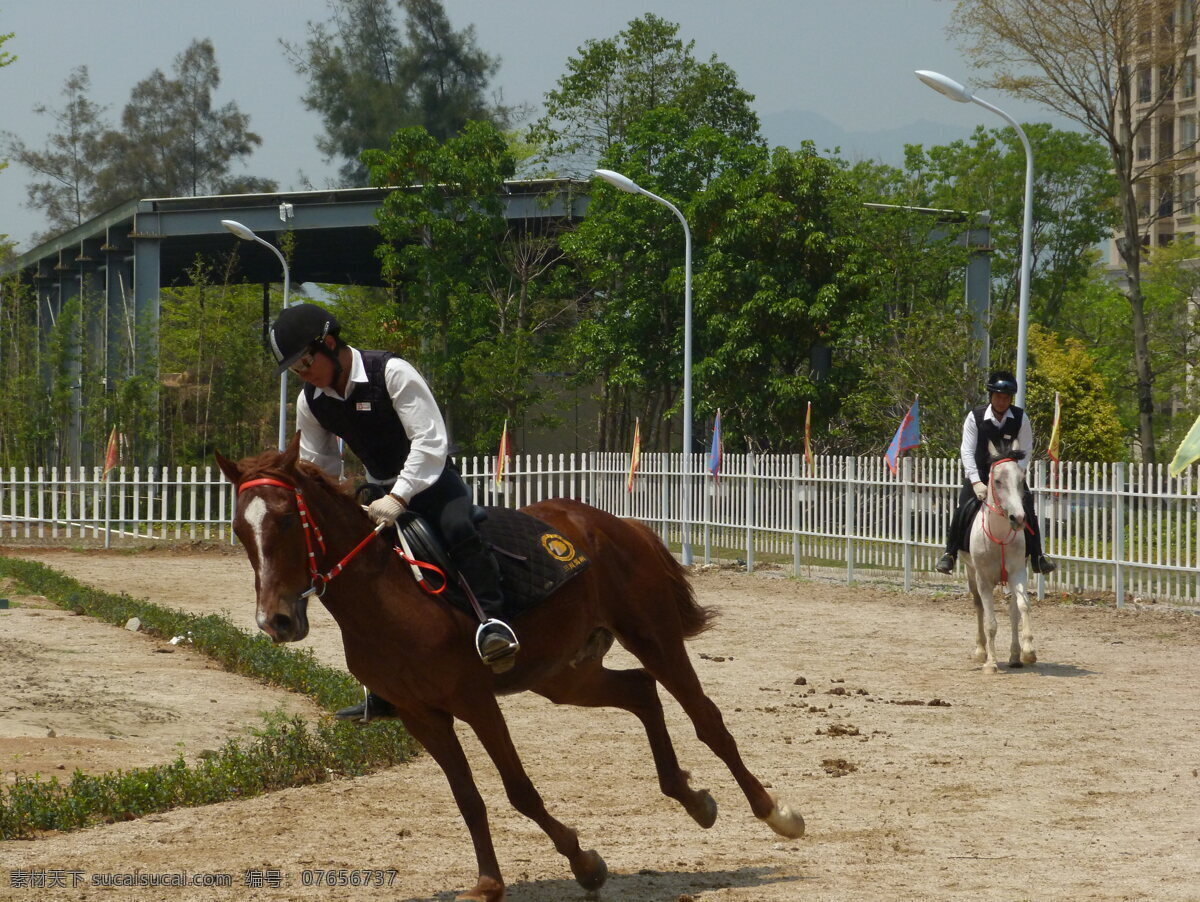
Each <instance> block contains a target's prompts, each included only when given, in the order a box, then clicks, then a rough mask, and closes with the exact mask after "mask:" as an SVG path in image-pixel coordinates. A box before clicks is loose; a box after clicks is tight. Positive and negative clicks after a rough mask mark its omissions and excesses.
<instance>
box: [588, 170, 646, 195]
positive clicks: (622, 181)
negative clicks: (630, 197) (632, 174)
mask: <svg viewBox="0 0 1200 902" xmlns="http://www.w3.org/2000/svg"><path fill="white" fill-rule="evenodd" d="M592 174H593V175H596V176H598V177H600V178H602V179H604V181H606V182H608V183H609V184H610V185H612V186H613V187H615V188H620V189H621V190H622V191H627V192H628V193H630V194H641V193H642V189H641V188H639V187H638V184H637V182H635V181H634V180H633V179H631V178H629V177H628V176H624V175H621V173H619V172H613V171H612V170H611V169H593V170H592Z"/></svg>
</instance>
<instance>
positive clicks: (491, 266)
mask: <svg viewBox="0 0 1200 902" xmlns="http://www.w3.org/2000/svg"><path fill="white" fill-rule="evenodd" d="M363 161H364V162H365V163H366V164H367V166H368V167H369V169H370V174H371V179H372V182H373V183H375V184H380V185H409V186H412V187H409V188H407V189H404V190H399V191H395V192H393V193H391V194H390V195H388V197H387V198H386V199H385V200H384V203H383V208H382V209H381V210H380V212H379V214H378V219H379V229H380V232H381V233H382V234H383V237H384V239H385V243H384V244H382V245H381V246H380V248H379V254H380V258H381V260H382V261H383V266H384V272H385V274H386V275H387V277H388V278H389V280H390V281H391V284H392V286H393V291H394V293H395V300H396V305H397V306H396V309H395V313H394V314H393V315H394V317H395V323H396V325H395V330H396V331H395V334H394V336H393V343H392V345H391V346H390V347H391V349H392V350H396V351H399V352H401V353H403V354H404V355H405V356H406V357H408V358H409V359H411V360H413V361H414V362H415V363H417V365H418V366H419V367H420V368H421V369H422V371H423V372H424V373H425V374H426V376H427V377H428V378H429V380H430V382H431V384H432V386H433V389H434V391H435V393H436V394H437V395H438V398H439V401H440V403H441V405H442V410H443V413H444V414H445V416H446V419H447V423H448V425H449V426H450V428H451V432H452V434H454V435H455V436H456V437H457V438H458V440H459V441H460V442H461V443H462V444H463V446H464V447H465V448H468V449H474V450H485V449H489V448H490V443H491V440H492V438H493V437H494V436H493V434H492V431H493V430H495V432H496V433H497V434H498V431H499V430H498V426H499V418H500V417H502V416H503V414H504V413H505V412H509V411H514V410H515V409H517V408H519V407H520V406H522V405H525V404H528V403H529V402H530V400H531V398H530V393H529V390H528V388H527V386H528V384H529V382H530V381H531V375H532V374H533V373H534V372H536V371H538V368H539V364H540V361H539V359H538V357H537V356H536V354H535V353H534V350H535V348H536V345H537V339H536V335H537V333H538V332H539V331H541V330H543V329H544V327H545V325H546V323H545V316H544V315H543V314H542V313H539V312H538V311H537V310H536V309H535V305H534V304H532V303H529V304H526V302H527V301H529V300H530V297H529V288H530V282H531V279H525V280H524V282H522V281H521V280H520V279H517V280H516V281H515V283H514V281H513V278H514V269H513V265H512V264H513V261H514V259H515V258H516V257H520V255H521V253H522V252H521V250H520V248H519V246H516V245H514V243H513V241H512V239H511V237H509V240H507V241H506V237H508V236H506V233H507V229H508V226H507V225H506V222H505V216H504V207H503V203H502V200H501V195H502V189H503V182H504V180H505V179H506V178H508V177H509V176H510V175H511V174H512V170H513V159H512V155H511V154H510V153H509V150H508V143H507V141H506V139H505V137H504V135H503V134H502V133H501V132H500V131H499V130H498V129H496V128H495V127H494V126H492V125H490V124H488V123H483V122H468V123H467V124H466V126H465V127H464V129H463V131H462V133H461V134H460V135H458V136H456V137H453V138H450V139H449V140H447V141H446V142H445V143H444V144H439V143H438V141H437V139H436V138H434V137H433V136H432V135H430V134H429V133H428V132H426V131H425V130H424V129H422V128H411V129H401V130H400V131H398V132H396V134H395V135H394V136H393V137H392V144H391V148H390V149H389V150H388V151H386V152H385V151H378V150H368V151H366V152H364V154H363ZM506 255H508V259H507V260H506V259H505V257H506ZM521 259H523V260H524V261H525V262H526V263H531V264H532V265H533V266H534V267H535V268H536V267H537V264H536V262H534V261H533V260H532V259H530V258H528V257H524V258H521ZM527 275H531V276H532V275H535V274H534V273H527ZM514 284H515V285H516V287H517V290H516V291H513V290H512V289H511V286H512V285H514Z"/></svg>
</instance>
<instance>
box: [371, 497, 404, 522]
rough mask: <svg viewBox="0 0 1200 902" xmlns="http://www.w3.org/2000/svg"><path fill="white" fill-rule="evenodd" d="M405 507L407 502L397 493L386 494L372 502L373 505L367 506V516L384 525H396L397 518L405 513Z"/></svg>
mask: <svg viewBox="0 0 1200 902" xmlns="http://www.w3.org/2000/svg"><path fill="white" fill-rule="evenodd" d="M405 507H406V505H405V503H404V502H403V501H401V500H400V499H399V498H397V497H396V496H395V495H384V496H383V497H382V498H379V499H377V500H375V501H372V502H371V506H370V507H368V508H367V516H368V517H370V518H371V519H372V520H374V521H375V522H376V523H382V524H383V525H384V526H394V525H395V523H396V518H397V517H399V516H400V515H401V514H402V513H404V508H405Z"/></svg>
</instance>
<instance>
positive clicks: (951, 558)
mask: <svg viewBox="0 0 1200 902" xmlns="http://www.w3.org/2000/svg"><path fill="white" fill-rule="evenodd" d="M968 488H969V487H968ZM963 494H966V492H964V493H963ZM978 510H979V499H978V498H976V497H975V491H974V490H973V489H970V497H968V498H962V497H961V496H960V498H959V502H958V507H957V508H955V510H954V516H953V517H951V518H950V528H949V529H948V530H946V553H945V554H943V555H942V556H941V557H940V558H938V562H937V564H936V565H935V569H936V570H937V571H938V573H950V572H952V571H953V570H954V565H955V564H956V563H958V551H959V549H960V548H962V546H963V538H964V537H965V536H966V532H967V526H968V524H970V522H971V521H972V520H973V519H974V518H975V514H976V512H978Z"/></svg>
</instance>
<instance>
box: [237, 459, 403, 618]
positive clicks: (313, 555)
mask: <svg viewBox="0 0 1200 902" xmlns="http://www.w3.org/2000/svg"><path fill="white" fill-rule="evenodd" d="M260 485H270V486H276V487H278V488H281V489H291V490H292V491H293V492H295V494H296V507H297V509H298V510H299V511H300V525H301V526H303V527H304V548H305V550H306V552H307V554H308V575H309V577H310V578H311V579H312V586H311V587H310V588H309V590H308V591H307V592H305V593H304V594H305V595H316V596H317V597H318V598H319V597H320V596H321V595H323V594H324V592H325V586H326V585H328V583H329V581H330V580H332V579H333V578H334V577H335V576H337V575H338V574H339V573H341V572H342V570H343V569H345V567H346V565H347V564H349V563H350V562H351V561H352V560H354V558H355V557H356V556H357V555H358V553H359V552H360V551H362V550H363V549H364V548H366V547H367V543H368V542H370V541H371V540H372V539H373V538H375V537H376V536H377V535H379V533H380V532H381V531H382V530H383V528H384V526H386V525H387V524H385V523H380V524H379V525H378V526H376V527H375V528H374V529H373V530H372V531H371V532H369V533H367V535H366V536H365V537H364V538H363V540H362V541H361V542H359V543H358V544H357V545H355V546H354V547H353V548H352V549H350V552H349V554H347V555H346V556H345V557H344V558H342V559H341V560H340V561H338V562H337V564H335V565H334V566H333V567H332V568H331V569H330V570H329V571H328V572H327V573H322V572H321V570H320V568H319V567H318V566H317V552H316V548H314V547H313V540H314V538H315V540H316V545H317V546H318V547H319V548H320V549H321V554H322V555H324V554H325V538H324V537H323V536H322V535H321V530H320V528H319V527H318V526H317V524H316V521H315V520H313V518H312V515H311V514H310V513H309V511H308V505H307V504H305V503H304V493H303V492H301V491H300V489H299V487H298V486H294V485H291V484H290V483H287V482H284V481H283V480H281V479H271V478H269V477H263V478H261V479H248V480H246V481H245V482H243V483H242V484H241V485H239V486H238V494H239V495H240V494H241V493H242V492H244V491H246V489H249V488H254V487H255V486H260Z"/></svg>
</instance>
